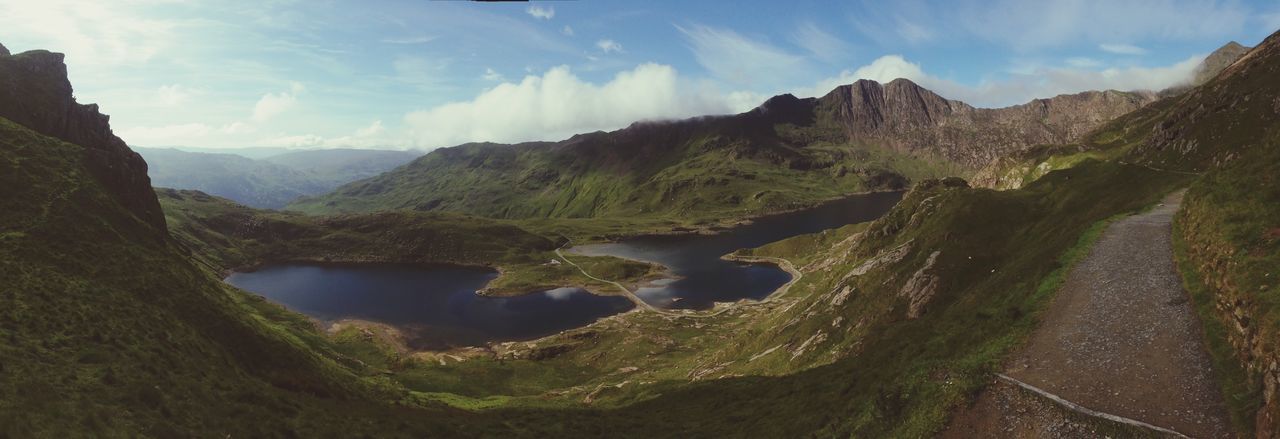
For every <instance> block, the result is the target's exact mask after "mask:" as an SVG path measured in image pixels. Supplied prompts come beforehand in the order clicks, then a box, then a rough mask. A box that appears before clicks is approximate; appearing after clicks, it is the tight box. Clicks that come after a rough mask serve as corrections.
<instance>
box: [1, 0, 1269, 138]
mask: <svg viewBox="0 0 1280 439" xmlns="http://www.w3.org/2000/svg"><path fill="white" fill-rule="evenodd" d="M1278 29H1280V0H1264V1H1204V0H1133V1H1117V0H1037V1H1010V0H994V1H992V0H985V1H977V0H949V1H913V0H900V1H895V2H879V1H846V2H835V1H821V2H806V1H765V2H748V1H739V2H733V3H729V2H719V1H634V0H633V1H608V0H579V1H573V0H567V1H543V2H531V3H471V2H455V1H426V0H402V1H392V0H387V1H324V0H305V1H304V0H296V1H295V0H258V1H238V0H219V1H184V0H100V1H67V0H0V43H2V44H4V45H5V46H6V47H8V48H9V49H10V50H11V51H13V52H14V53H18V52H22V51H25V50H33V49H47V50H51V51H55V52H62V53H66V54H67V60H66V62H67V65H68V68H69V71H70V76H71V81H72V84H73V85H74V86H75V89H76V97H77V99H78V100H79V101H80V102H82V103H91V102H92V103H98V104H99V105H100V106H101V108H102V111H103V112H104V113H107V114H109V115H110V116H111V123H112V127H113V128H114V130H115V132H116V134H117V135H119V136H120V137H122V138H124V139H125V141H126V142H128V143H129V144H130V145H134V146H188V147H201V148H244V147H266V146H270V147H293V148H335V147H353V148H381V149H409V148H416V149H424V150H430V149H433V148H438V147H444V146H452V145H456V144H460V143H465V142H473V141H495V142H520V141H530V140H560V139H564V138H567V137H569V136H572V135H573V134H576V133H582V132H590V131H596V130H606V131H607V130H613V129H618V128H623V127H626V126H627V125H630V124H631V123H632V122H635V121H642V120H663V119H674V118H683V117H692V116H698V115H706V114H732V113H737V112H742V111H746V110H750V109H751V108H753V107H755V106H756V105H759V104H760V103H761V102H763V101H764V100H765V99H767V98H769V97H770V96H773V95H777V94H782V93H792V94H795V95H796V96H800V97H811V96H822V95H824V94H826V93H827V92H829V91H830V90H831V89H833V88H835V87H836V86H838V85H841V84H848V83H851V82H853V81H855V80H857V79H872V80H877V81H881V82H887V81H890V80H892V79H895V78H899V77H903V78H907V79H911V80H913V81H916V82H917V83H919V84H921V85H922V86H925V87H927V88H929V89H931V90H934V91H935V92H937V93H939V94H940V95H942V96H944V97H947V98H951V99H959V100H963V101H965V102H968V103H970V104H972V105H975V106H979V107H1001V106H1008V105H1014V104H1018V103H1023V102H1026V101H1029V100H1031V99H1034V98H1044V97H1052V96H1055V95H1058V94H1063V93H1075V92H1080V91H1085V90H1097V89H1118V90H1140V89H1149V90H1158V89H1162V88H1165V87H1168V86H1171V85H1176V84H1178V83H1180V82H1183V81H1185V80H1187V78H1189V76H1190V74H1191V71H1192V69H1193V68H1194V67H1195V65H1196V64H1197V63H1198V62H1199V61H1200V60H1201V59H1202V58H1203V57H1204V56H1205V55H1207V54H1209V53H1210V52H1212V51H1213V50H1214V49H1216V48H1218V47H1219V46H1221V45H1223V44H1224V43H1226V42H1227V41H1232V40H1234V41H1238V42H1240V43H1242V44H1245V45H1249V46H1252V45H1254V44H1257V43H1258V42H1259V41H1261V40H1262V39H1263V38H1265V37H1266V36H1267V35H1270V34H1271V33H1272V32H1274V31H1276V30H1278Z"/></svg>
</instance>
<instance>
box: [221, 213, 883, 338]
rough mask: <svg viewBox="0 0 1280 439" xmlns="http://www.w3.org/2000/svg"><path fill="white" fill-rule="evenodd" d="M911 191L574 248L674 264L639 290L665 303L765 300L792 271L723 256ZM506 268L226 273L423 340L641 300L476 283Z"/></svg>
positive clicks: (621, 307) (523, 329)
mask: <svg viewBox="0 0 1280 439" xmlns="http://www.w3.org/2000/svg"><path fill="white" fill-rule="evenodd" d="M901 198H902V193H900V192H894V193H876V194H868V195H859V196H854V197H850V198H845V199H842V200H838V201H833V202H830V203H827V204H824V205H822V206H819V207H815V208H813V209H809V210H805V211H801V212H793V213H787V214H781V215H775V216H770V217H766V218H761V219H757V220H756V221H755V222H754V223H752V224H749V225H744V226H740V227H735V228H733V229H730V230H726V231H724V232H721V233H719V234H716V235H682V236H653V237H639V238H633V239H627V240H625V241H623V242H619V243H611V244H594V245H584V246H579V247H574V248H573V249H571V250H572V251H574V252H578V253H582V254H590V255H613V256H621V257H626V258H631V259H639V260H644V261H652V262H657V263H660V264H663V265H666V266H667V267H669V268H670V269H671V271H672V272H673V273H674V274H676V275H678V276H679V279H664V280H660V281H657V282H654V283H653V284H650V285H647V286H645V287H643V288H641V289H640V290H639V291H637V294H638V295H639V296H640V297H641V298H642V299H643V300H645V301H646V302H649V303H650V304H653V305H655V306H659V307H665V308H693V309H702V308H707V307H710V306H712V305H713V304H714V303H715V302H729V301H735V300H738V299H742V298H751V299H763V298H764V297H766V296H768V295H769V294H770V293H772V292H773V291H774V290H776V289H777V288H778V287H780V286H782V285H783V284H786V283H787V282H788V281H789V280H790V278H791V275H789V274H787V272H785V271H782V270H781V269H779V268H778V267H775V266H773V265H767V264H740V263H734V262H729V261H724V260H722V259H720V256H722V255H724V254H727V253H730V252H732V251H734V250H737V249H740V248H746V247H757V246H760V245H763V244H767V243H770V242H773V241H777V240H780V239H784V238H788V237H791V236H795V235H800V234H805V233H814V232H818V231H821V230H825V229H830V228H835V227H840V226H843V225H846V224H852V223H857V222H863V221H869V220H872V219H875V218H878V217H879V216H880V215H883V214H884V213H885V212H887V211H888V210H889V208H891V207H893V205H894V204H895V203H897V202H898V200H899V199H901ZM495 277H497V273H496V272H494V271H492V270H487V269H479V268H465V267H452V266H431V267H424V266H416V265H397V264H368V265H330V264H307V263H295V264H280V265H273V266H268V267H264V268H262V269H259V270H257V271H254V272H248V273H233V274H232V275H231V276H230V277H227V279H226V281H227V282H228V283H230V284H232V285H235V286H237V287H239V288H241V289H244V290H247V291H252V292H254V293H258V294H261V295H263V296H265V297H267V298H268V299H271V300H272V301H274V302H276V303H280V304H282V305H284V306H286V307H288V308H289V309H292V310H294V311H298V312H301V313H303V314H307V315H309V316H312V317H315V318H317V319H320V320H326V321H333V320H339V319H347V318H351V319H363V320H371V321H377V322H381V323H386V324H390V325H394V326H396V327H398V328H400V329H401V330H402V331H403V332H404V333H405V335H406V336H407V338H408V341H409V344H410V345H411V346H412V347H414V348H417V349H445V348H449V347H456V346H475V345H481V344H484V343H485V342H490V341H513V340H528V339H533V338H538V337H542V336H546V335H550V334H554V333H556V332H559V331H562V330H565V329H570V328H576V327H580V326H585V325H587V324H590V323H591V322H594V321H596V320H597V319H600V318H601V317H606V316H610V315H614V314H618V313H621V312H625V311H627V310H630V309H632V308H633V307H634V306H635V305H634V304H632V303H631V301H630V300H627V299H626V298H623V297H617V296H596V295H593V294H591V293H588V292H586V291H585V290H582V289H579V288H558V289H554V290H548V291H541V292H535V293H532V294H527V295H523V296H519V297H486V296H478V295H476V294H475V292H476V291H477V290H479V289H481V288H483V287H484V286H485V284H486V283H488V282H489V281H490V280H493V279H494V278H495Z"/></svg>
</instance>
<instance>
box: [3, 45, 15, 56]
mask: <svg viewBox="0 0 1280 439" xmlns="http://www.w3.org/2000/svg"><path fill="white" fill-rule="evenodd" d="M9 55H12V54H11V53H9V48H7V47H4V45H3V44H0V56H9Z"/></svg>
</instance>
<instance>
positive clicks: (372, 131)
mask: <svg viewBox="0 0 1280 439" xmlns="http://www.w3.org/2000/svg"><path fill="white" fill-rule="evenodd" d="M386 130H387V128H386V127H384V126H382V121H381V120H375V121H373V123H371V124H369V126H367V127H364V128H361V129H358V130H356V137H373V136H376V135H379V134H382V132H383V131H386Z"/></svg>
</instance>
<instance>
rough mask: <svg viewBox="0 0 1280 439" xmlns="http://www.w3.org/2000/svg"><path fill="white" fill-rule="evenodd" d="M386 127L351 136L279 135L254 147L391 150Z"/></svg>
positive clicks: (376, 125)
mask: <svg viewBox="0 0 1280 439" xmlns="http://www.w3.org/2000/svg"><path fill="white" fill-rule="evenodd" d="M386 131H387V129H386V127H385V126H383V124H382V121H381V120H375V121H373V122H372V123H370V124H369V125H368V126H365V127H361V128H358V129H356V130H355V132H354V133H353V134H351V135H345V136H338V137H325V136H320V135H316V134H294V135H277V136H274V137H268V138H265V139H260V140H256V141H254V142H253V144H254V145H262V146H283V147H288V148H390V147H392V146H391V145H393V144H394V143H396V142H394V141H393V140H392V139H390V138H388V137H387V136H385V134H386Z"/></svg>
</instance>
